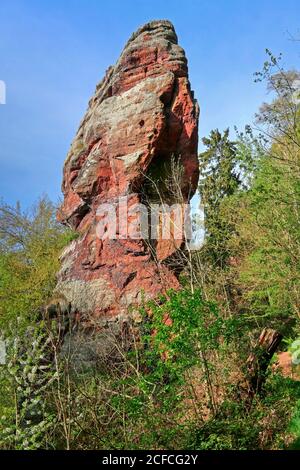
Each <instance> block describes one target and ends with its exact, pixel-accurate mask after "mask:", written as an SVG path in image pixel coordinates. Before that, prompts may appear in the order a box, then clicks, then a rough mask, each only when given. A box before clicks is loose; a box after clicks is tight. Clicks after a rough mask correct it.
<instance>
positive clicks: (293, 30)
mask: <svg viewBox="0 0 300 470" xmlns="http://www.w3.org/2000/svg"><path fill="white" fill-rule="evenodd" d="M0 18H1V27H0V80H4V81H5V83H6V87H7V96H6V99H7V103H6V105H0V164H1V171H0V197H2V198H3V199H5V200H6V201H7V202H9V203H15V202H16V201H17V200H19V201H21V204H22V205H23V206H24V207H27V206H29V205H31V204H32V203H33V202H34V201H35V200H36V199H37V198H38V197H39V196H40V195H41V194H44V193H47V194H48V195H49V196H50V198H51V199H53V200H57V198H58V197H59V195H60V184H61V174H62V166H63V161H64V159H65V156H66V153H67V151H68V148H69V145H70V143H71V141H72V139H73V137H74V134H75V132H76V130H77V127H78V124H79V121H80V119H81V118H82V116H83V113H84V112H85V109H86V106H87V102H88V99H89V98H90V96H91V95H92V93H93V91H94V89H95V86H96V83H97V82H98V81H99V80H100V79H101V78H102V76H103V74H104V72H105V70H106V68H107V67H108V66H109V65H110V64H114V62H115V61H116V59H117V58H118V56H119V54H120V52H121V50H122V48H123V46H124V44H125V42H126V41H127V39H128V37H129V36H130V35H131V33H132V32H133V31H134V30H136V29H137V28H138V27H139V26H140V25H142V24H143V23H145V22H148V21H150V20H152V19H159V18H167V19H170V20H171V21H172V22H173V23H174V25H175V28H176V31H177V34H178V36H179V42H180V44H181V45H182V46H183V47H184V49H185V51H186V54H187V57H188V60H189V70H190V80H191V83H192V88H193V89H194V90H195V95H196V97H197V99H198V101H199V103H200V107H201V118H200V138H201V137H202V136H204V135H207V134H208V133H209V131H210V130H211V129H212V128H216V127H219V128H220V129H224V128H225V127H227V126H230V127H231V128H232V127H233V126H234V125H237V126H239V127H242V126H244V125H245V124H247V123H249V122H251V120H252V118H253V115H254V113H255V111H256V110H257V108H258V107H259V105H260V103H261V102H262V101H263V100H265V99H268V97H267V96H266V93H265V89H264V87H263V86H262V85H260V84H254V83H253V73H254V72H255V71H257V70H260V69H261V67H262V64H263V62H264V60H265V52H264V51H265V48H266V47H268V48H270V49H271V50H272V51H273V53H274V54H279V53H280V52H283V53H284V63H285V65H286V67H293V68H299V62H300V46H299V43H295V42H293V41H291V40H290V35H293V36H297V37H300V24H299V18H300V2H299V0H284V1H283V0H281V1H280V0H251V1H246V0H214V1H212V0H198V1H197V0H185V1H183V0H171V1H169V0H151V1H148V0H127V1H126V0H122V1H121V0H114V1H113V0H111V1H107V0H105V1H100V0H51V1H50V0H39V1H37V0H1V3H0Z"/></svg>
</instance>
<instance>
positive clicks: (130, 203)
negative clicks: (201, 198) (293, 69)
mask: <svg viewBox="0 0 300 470" xmlns="http://www.w3.org/2000/svg"><path fill="white" fill-rule="evenodd" d="M198 115H199V110H198V105H197V102H196V101H195V100H194V97H193V92H192V91H191V88H190V83H189V80H188V67H187V60H186V57H185V53H184V50H183V49H182V48H181V47H180V46H179V45H178V40H177V36H176V33H175V30H174V27H173V25H172V24H171V23H170V22H169V21H164V20H161V21H160V20H159V21H152V22H150V23H148V24H146V25H144V26H142V27H141V28H140V29H138V31H137V32H135V33H134V34H133V35H132V36H131V38H130V39H129V41H128V43H127V44H126V46H125V48H124V50H123V52H122V53H121V55H120V58H119V60H118V61H117V63H116V65H115V66H113V67H110V68H109V69H108V70H107V72H106V75H105V77H104V79H103V80H102V81H101V82H100V83H99V84H98V85H97V87H96V92H95V94H94V96H93V97H92V98H91V100H90V102H89V106H88V109H87V112H86V114H85V116H84V118H83V120H82V122H81V124H80V126H79V129H78V132H77V134H76V137H75V139H74V141H73V143H72V145H71V148H70V151H69V153H68V155H67V158H66V161H65V164H64V176H63V184H62V190H63V194H64V202H63V204H62V207H61V208H60V210H59V215H58V217H59V219H60V220H61V221H62V222H63V223H65V224H67V225H69V226H71V227H72V228H73V229H75V230H76V231H77V232H78V238H77V239H76V240H74V241H73V242H72V243H71V244H70V245H69V246H68V247H67V248H66V249H65V251H64V253H63V254H62V257H61V262H62V266H61V270H60V272H59V274H58V285H57V288H56V292H57V293H59V294H60V295H61V296H62V297H63V298H65V299H66V301H67V302H68V303H69V305H70V306H71V310H72V312H73V313H75V314H77V315H78V317H79V318H82V320H83V321H84V319H86V318H91V317H92V318H94V319H95V318H97V319H99V320H100V319H101V320H104V321H107V320H109V319H116V318H122V317H123V316H124V315H125V316H126V315H133V313H131V312H134V307H136V306H138V305H139V304H140V303H141V301H142V299H143V298H145V299H148V298H155V297H156V296H157V295H158V294H160V293H163V292H165V291H166V289H168V288H170V287H173V288H177V287H178V280H177V277H176V274H175V273H176V269H175V268H176V266H175V267H174V266H173V265H172V264H170V263H168V262H167V261H168V259H170V257H172V255H173V254H174V252H175V251H176V249H177V248H178V247H179V246H180V244H181V243H182V241H183V240H181V241H180V243H177V245H176V246H175V247H174V245H173V247H172V248H171V247H170V246H169V247H168V249H164V247H165V244H164V243H163V240H162V241H161V242H160V241H156V242H154V243H150V244H149V243H148V242H147V241H145V239H144V238H143V237H141V236H140V237H135V236H133V235H132V234H130V233H129V234H128V235H127V236H124V226H127V225H128V224H129V225H130V223H131V222H132V219H134V209H135V208H136V207H137V205H138V204H140V203H142V202H144V203H145V202H146V204H148V205H149V200H150V202H151V198H152V200H153V201H154V200H155V201H156V202H157V198H155V197H154V195H153V194H154V192H155V191H154V190H153V189H152V190H149V181H150V182H151V184H153V186H154V188H156V189H157V188H161V191H160V196H159V198H158V199H160V200H163V202H166V203H168V204H169V203H172V202H174V200H172V196H171V194H170V192H168V189H167V188H166V187H165V186H164V185H163V180H164V179H165V180H166V179H168V178H169V177H170V173H171V166H172V164H171V162H173V160H174V159H175V160H176V162H177V166H178V164H179V166H180V168H181V169H182V175H181V178H180V190H181V192H182V195H183V198H184V201H185V202H188V201H189V199H190V198H191V197H192V195H193V193H194V192H195V189H196V186H197V182H198V159H197V140H198V137H197V136H198ZM158 191H159V189H158ZM120 201H122V204H123V203H124V204H125V203H126V204H127V209H126V210H127V212H126V211H125V212H124V213H122V210H121V208H120ZM105 205H107V211H108V213H109V211H110V209H111V208H115V209H116V217H115V220H114V216H113V214H110V217H111V219H110V220H111V221H112V222H111V224H113V225H115V227H116V236H115V237H113V236H111V233H110V228H111V227H109V228H108V227H106V228H105V229H104V232H105V230H106V231H107V232H106V233H107V236H100V235H99V224H100V228H101V227H102V228H103V226H104V225H105V224H104V223H103V220H104V218H103V217H104V214H103V212H102V213H101V214H100V215H99V207H100V208H102V209H101V210H102V211H103V208H104V207H106V206H105ZM101 210H100V212H101ZM103 224H104V225H103ZM121 232H122V233H121ZM126 233H127V232H126ZM173 264H174V263H173Z"/></svg>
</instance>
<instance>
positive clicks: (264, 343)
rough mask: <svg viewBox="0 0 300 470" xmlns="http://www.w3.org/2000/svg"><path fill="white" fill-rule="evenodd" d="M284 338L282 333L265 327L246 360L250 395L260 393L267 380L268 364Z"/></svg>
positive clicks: (251, 396)
mask: <svg viewBox="0 0 300 470" xmlns="http://www.w3.org/2000/svg"><path fill="white" fill-rule="evenodd" d="M281 340H282V335H281V333H279V332H278V331H276V330H273V329H271V328H264V329H263V330H262V332H261V334H260V337H259V340H258V343H257V345H256V346H255V348H254V350H253V352H252V353H251V354H250V356H249V357H248V359H247V362H246V376H247V384H248V396H249V398H250V399H252V398H253V396H254V395H255V394H259V393H260V392H261V390H262V386H263V384H264V382H265V380H266V372H267V368H268V365H269V364H270V361H271V359H272V357H273V354H274V353H275V351H276V349H277V348H278V346H279V344H280V342H281Z"/></svg>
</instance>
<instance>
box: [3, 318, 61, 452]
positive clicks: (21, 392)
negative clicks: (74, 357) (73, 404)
mask: <svg viewBox="0 0 300 470" xmlns="http://www.w3.org/2000/svg"><path fill="white" fill-rule="evenodd" d="M18 323H19V322H17V324H18ZM5 339H6V348H7V362H6V364H5V365H3V366H2V367H1V369H0V384H1V398H0V406H1V413H2V416H1V428H0V448H3V449H15V450H35V449H38V448H40V447H41V444H42V442H44V438H45V435H46V433H47V430H48V429H49V428H50V427H51V426H53V423H54V419H55V416H54V415H52V414H51V413H50V412H49V411H48V410H47V403H46V401H45V392H46V391H47V390H48V389H49V388H50V387H51V384H52V382H53V381H54V380H55V377H56V376H55V373H54V371H53V366H52V364H51V363H50V362H49V351H48V348H49V341H50V340H49V337H47V335H46V334H45V332H44V331H43V329H41V328H38V327H36V328H32V327H30V328H29V327H28V328H27V329H26V330H25V332H24V331H22V330H21V334H20V332H19V331H18V329H16V328H13V329H12V330H11V331H10V334H9V335H8V336H7V337H6V338H5Z"/></svg>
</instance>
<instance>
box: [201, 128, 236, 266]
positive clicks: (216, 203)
mask: <svg viewBox="0 0 300 470" xmlns="http://www.w3.org/2000/svg"><path fill="white" fill-rule="evenodd" d="M202 140H203V143H204V145H205V146H206V147H207V150H205V151H204V152H203V153H201V154H200V157H199V158H200V185H199V190H200V195H201V202H202V204H203V206H204V217H205V235H206V236H205V246H204V251H205V254H206V257H207V258H208V259H210V261H211V262H212V263H213V264H214V265H216V266H219V267H224V266H225V264H226V261H227V259H228V256H229V252H228V248H227V241H228V239H229V238H230V236H231V234H232V227H231V226H230V224H228V223H227V222H226V220H224V217H223V215H222V202H223V201H224V199H226V198H227V197H229V196H232V195H233V194H234V193H235V191H237V189H238V188H239V187H240V185H241V183H242V180H241V172H240V169H239V167H238V157H237V146H236V143H235V142H232V141H230V140H229V129H226V130H225V131H224V133H223V134H221V133H220V131H219V130H218V129H216V130H213V131H211V133H210V136H209V137H207V138H203V139H202Z"/></svg>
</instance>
